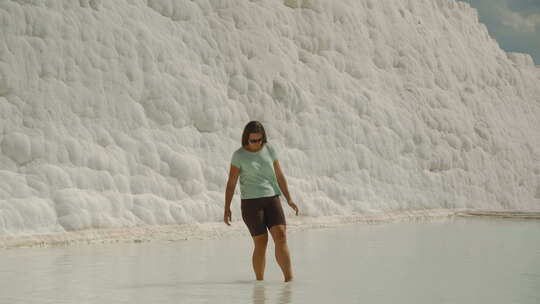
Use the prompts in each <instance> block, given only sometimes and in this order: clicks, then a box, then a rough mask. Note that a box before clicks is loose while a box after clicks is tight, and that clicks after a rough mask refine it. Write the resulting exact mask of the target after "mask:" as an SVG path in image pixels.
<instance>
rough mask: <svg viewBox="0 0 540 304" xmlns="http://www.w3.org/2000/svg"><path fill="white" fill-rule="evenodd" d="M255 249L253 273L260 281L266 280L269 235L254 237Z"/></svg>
mask: <svg viewBox="0 0 540 304" xmlns="http://www.w3.org/2000/svg"><path fill="white" fill-rule="evenodd" d="M253 243H254V245H255V248H254V250H253V257H252V262H253V271H255V277H256V278H257V280H258V281H262V280H264V266H265V264H266V245H267V244H268V233H265V234H260V235H256V236H254V237H253Z"/></svg>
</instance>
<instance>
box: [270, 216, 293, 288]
mask: <svg viewBox="0 0 540 304" xmlns="http://www.w3.org/2000/svg"><path fill="white" fill-rule="evenodd" d="M285 228H286V226H285V225H275V226H272V227H271V228H270V233H271V234H272V238H273V239H274V244H275V245H276V260H277V262H278V264H279V267H280V268H281V271H283V276H284V277H285V282H289V281H292V279H293V274H292V268H291V256H290V254H289V247H288V246H287V234H286V229H285Z"/></svg>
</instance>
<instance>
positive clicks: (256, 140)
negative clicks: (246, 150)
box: [249, 137, 263, 144]
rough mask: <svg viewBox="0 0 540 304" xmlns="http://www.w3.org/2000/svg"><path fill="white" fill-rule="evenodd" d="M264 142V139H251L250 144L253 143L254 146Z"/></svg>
mask: <svg viewBox="0 0 540 304" xmlns="http://www.w3.org/2000/svg"><path fill="white" fill-rule="evenodd" d="M262 140H263V139H262V137H261V138H259V139H250V140H249V142H250V143H252V144H254V143H258V142H260V141H262Z"/></svg>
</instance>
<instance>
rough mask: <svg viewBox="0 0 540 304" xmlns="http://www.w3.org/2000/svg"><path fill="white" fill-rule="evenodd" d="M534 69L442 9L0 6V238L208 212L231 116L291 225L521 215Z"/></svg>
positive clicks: (317, 1)
mask: <svg viewBox="0 0 540 304" xmlns="http://www.w3.org/2000/svg"><path fill="white" fill-rule="evenodd" d="M539 71H540V69H538V68H537V67H535V66H534V64H533V62H532V60H531V57H530V56H528V55H525V54H507V53H505V52H504V51H503V50H501V48H500V47H499V45H498V44H497V42H496V41H495V40H494V39H493V38H491V37H490V36H489V34H488V32H487V30H486V27H485V26H484V25H483V24H481V23H479V21H478V16H477V13H476V11H475V10H474V9H472V8H471V7H470V6H469V5H467V4H465V3H462V2H456V1H453V0H452V1H450V0H444V1H443V0H407V1H395V0H377V1H375V0H340V1H327V0H303V1H301V0H297V1H293V0H287V1H282V0H261V1H246V0H221V1H219V0H215V1H206V0H198V1H187V0H186V1H181V0H178V1H176V0H175V1H172V0H159V1H158V0H115V1H95V0H81V1H71V0H64V1H62V0H56V1H54V0H50V1H37V0H26V1H22V0H20V1H10V0H3V1H0V149H1V153H0V236H3V237H17V236H29V235H42V234H50V233H63V232H67V231H78V230H83V229H101V228H104V229H115V228H118V229H129V228H130V227H132V228H134V229H135V228H137V229H139V228H140V227H150V226H152V225H175V224H190V225H191V224H197V223H204V222H214V221H221V220H222V214H223V204H224V188H225V183H226V179H227V175H228V170H229V164H230V158H231V155H232V152H233V151H234V150H235V149H237V148H239V147H240V137H241V132H242V128H243V127H244V125H245V124H246V123H247V122H248V121H250V120H260V121H261V122H263V124H264V125H265V127H266V129H267V131H268V136H269V142H270V143H272V144H273V145H274V146H275V147H276V150H277V152H278V155H279V159H280V161H281V164H282V167H283V168H284V172H285V174H286V177H287V178H288V183H289V188H290V190H291V193H292V196H293V198H294V200H295V201H296V202H297V203H298V205H299V206H300V208H301V212H302V214H303V215H305V216H307V217H312V218H319V217H322V216H356V215H359V214H360V215H361V214H374V213H380V214H384V213H392V212H399V211H407V210H435V209H450V210H453V209H463V208H466V209H489V210H508V209H512V210H538V209H540V132H539V130H540V72H539ZM233 214H234V215H235V216H236V219H235V220H237V221H238V220H239V218H240V217H239V214H240V209H239V191H238V189H237V192H236V196H235V198H234V201H233ZM135 230H136V229H135Z"/></svg>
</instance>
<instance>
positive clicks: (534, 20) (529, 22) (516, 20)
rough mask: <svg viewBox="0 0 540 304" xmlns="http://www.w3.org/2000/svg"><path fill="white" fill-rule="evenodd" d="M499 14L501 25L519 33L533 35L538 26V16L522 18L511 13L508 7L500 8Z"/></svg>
mask: <svg viewBox="0 0 540 304" xmlns="http://www.w3.org/2000/svg"><path fill="white" fill-rule="evenodd" d="M499 14H500V17H501V22H502V24H504V25H506V26H509V27H511V28H513V29H514V30H516V31H519V32H525V33H534V32H535V31H536V27H537V26H539V25H540V14H531V15H528V16H523V15H521V14H520V13H517V12H514V11H511V10H510V9H509V8H508V7H500V8H499Z"/></svg>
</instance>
